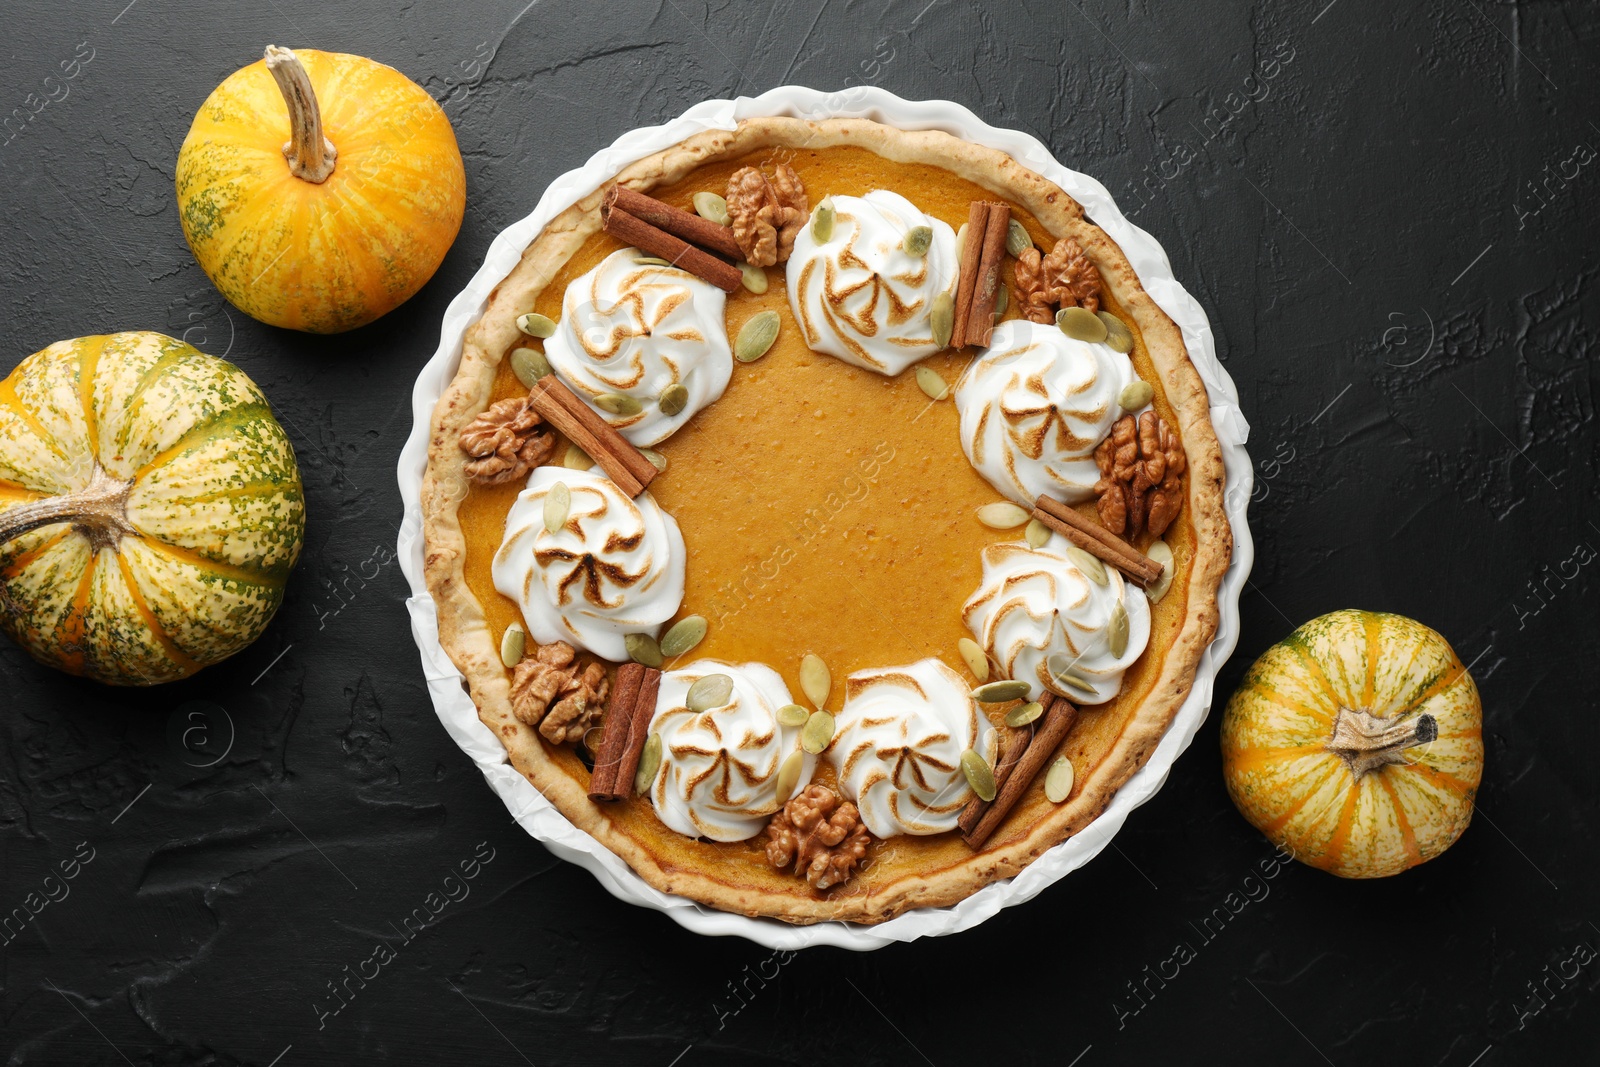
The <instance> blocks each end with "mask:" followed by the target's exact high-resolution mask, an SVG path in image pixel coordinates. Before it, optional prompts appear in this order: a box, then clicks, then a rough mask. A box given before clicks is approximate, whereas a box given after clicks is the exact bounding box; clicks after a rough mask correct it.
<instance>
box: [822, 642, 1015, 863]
mask: <svg viewBox="0 0 1600 1067" xmlns="http://www.w3.org/2000/svg"><path fill="white" fill-rule="evenodd" d="M836 727H837V728H836V730H835V733H834V736H833V741H832V742H831V743H830V744H829V745H828V748H827V749H826V754H827V756H828V759H829V761H830V762H831V763H832V764H833V766H834V769H835V770H836V771H837V772H838V776H839V785H840V788H841V789H842V790H843V792H844V795H845V796H846V797H848V798H849V799H851V800H853V801H855V803H856V807H858V808H859V809H860V810H861V821H862V822H864V823H866V825H867V829H868V830H871V831H872V833H873V834H874V836H877V837H894V836H895V835H897V834H915V835H925V834H939V833H944V832H945V831H947V830H953V829H955V826H956V819H957V818H958V817H959V816H960V814H961V809H962V808H963V807H965V806H966V804H967V801H969V800H971V799H972V788H971V787H970V786H969V785H968V784H967V779H966V775H965V773H964V772H963V771H962V769H961V754H962V753H963V752H965V751H966V750H967V749H972V750H974V751H976V752H977V753H978V754H979V755H980V756H982V757H983V758H984V759H985V760H986V761H987V762H988V763H989V765H990V766H993V765H994V761H995V754H996V752H997V750H998V745H999V735H998V734H996V733H995V731H994V728H993V727H992V726H991V725H990V724H989V719H988V717H987V716H985V715H984V713H983V712H982V710H980V709H979V707H978V703H977V701H975V700H973V699H972V693H971V690H970V688H969V687H968V685H967V683H966V682H965V681H964V680H963V679H962V677H961V676H960V675H959V674H957V673H956V672H955V671H953V670H951V669H950V668H949V667H947V666H945V664H944V663H942V662H940V661H939V660H937V659H924V660H919V661H917V662H916V663H913V664H911V665H910V666H908V667H886V668H882V669H875V670H866V671H857V672H856V673H854V674H852V675H850V677H849V678H848V679H846V680H845V701H844V710H843V711H841V712H840V713H839V716H838V720H837V723H836Z"/></svg>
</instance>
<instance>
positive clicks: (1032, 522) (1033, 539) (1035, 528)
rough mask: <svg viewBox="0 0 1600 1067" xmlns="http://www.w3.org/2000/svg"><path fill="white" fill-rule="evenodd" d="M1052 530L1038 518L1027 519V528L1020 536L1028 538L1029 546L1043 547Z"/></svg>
mask: <svg viewBox="0 0 1600 1067" xmlns="http://www.w3.org/2000/svg"><path fill="white" fill-rule="evenodd" d="M1053 532H1054V531H1052V530H1051V529H1050V527H1048V526H1046V525H1045V524H1044V523H1042V522H1040V521H1039V520H1038V519H1029V520H1028V528H1027V529H1026V530H1024V531H1023V532H1022V536H1024V537H1026V538H1027V539H1028V547H1029V548H1043V547H1044V546H1045V544H1046V543H1048V542H1049V540H1050V534H1051V533H1053Z"/></svg>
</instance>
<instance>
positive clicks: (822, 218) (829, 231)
mask: <svg viewBox="0 0 1600 1067" xmlns="http://www.w3.org/2000/svg"><path fill="white" fill-rule="evenodd" d="M832 237H833V197H831V196H829V197H824V198H823V200H822V203H820V204H818V205H817V211H816V214H814V215H812V216H811V239H812V240H813V241H815V242H817V244H819V245H825V244H827V243H828V240H829V239H830V238H832Z"/></svg>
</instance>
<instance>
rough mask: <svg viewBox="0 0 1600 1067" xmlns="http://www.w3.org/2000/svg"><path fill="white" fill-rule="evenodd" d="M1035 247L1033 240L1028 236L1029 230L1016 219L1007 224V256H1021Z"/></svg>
mask: <svg viewBox="0 0 1600 1067" xmlns="http://www.w3.org/2000/svg"><path fill="white" fill-rule="evenodd" d="M1032 247H1033V238H1032V237H1029V236H1028V228H1027V227H1026V226H1024V225H1022V223H1020V222H1018V221H1017V220H1016V219H1012V220H1011V221H1010V222H1009V223H1007V224H1006V254H1007V255H1009V256H1013V257H1015V256H1020V255H1022V253H1024V252H1026V251H1027V250H1028V249H1030V248H1032Z"/></svg>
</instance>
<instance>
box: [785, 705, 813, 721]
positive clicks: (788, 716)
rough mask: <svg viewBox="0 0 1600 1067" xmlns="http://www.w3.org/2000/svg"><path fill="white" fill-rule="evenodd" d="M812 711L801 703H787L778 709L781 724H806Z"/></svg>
mask: <svg viewBox="0 0 1600 1067" xmlns="http://www.w3.org/2000/svg"><path fill="white" fill-rule="evenodd" d="M809 718H811V713H810V712H809V711H807V710H806V709H805V708H802V707H801V706H800V705H799V704H785V705H784V706H783V707H781V708H779V709H778V725H779V726H804V725H805V724H806V720H807V719H809Z"/></svg>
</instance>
